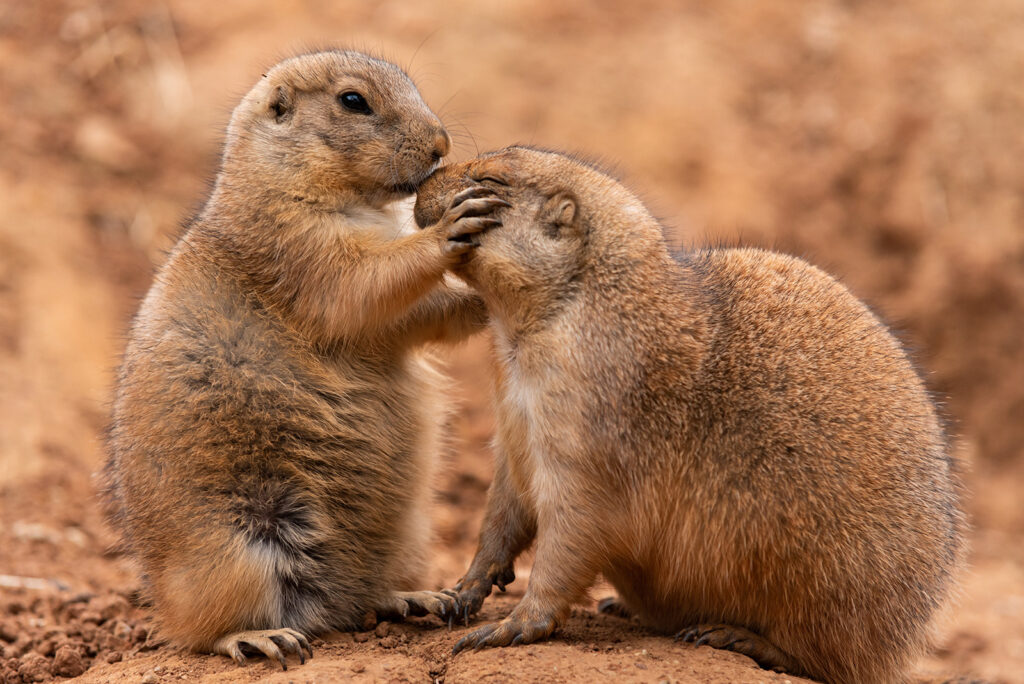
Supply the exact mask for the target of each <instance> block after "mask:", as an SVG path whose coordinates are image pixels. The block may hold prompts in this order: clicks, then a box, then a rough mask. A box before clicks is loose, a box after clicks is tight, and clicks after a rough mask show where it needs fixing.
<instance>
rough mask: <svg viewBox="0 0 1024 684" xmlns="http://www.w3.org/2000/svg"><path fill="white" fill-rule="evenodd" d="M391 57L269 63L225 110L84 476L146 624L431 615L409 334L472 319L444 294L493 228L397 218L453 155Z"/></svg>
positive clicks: (277, 627)
mask: <svg viewBox="0 0 1024 684" xmlns="http://www.w3.org/2000/svg"><path fill="white" fill-rule="evenodd" d="M449 144H450V143H449V137H448V134H447V133H446V132H445V129H444V127H443V126H442V125H441V122H440V121H439V120H438V118H437V116H435V115H434V113H433V112H431V110H430V109H429V108H428V107H427V106H426V105H425V104H424V103H423V101H422V100H421V99H420V95H419V93H418V92H417V90H416V87H415V86H414V85H413V83H412V82H411V81H410V80H409V78H408V77H407V76H406V75H405V74H404V73H403V72H402V71H401V70H400V69H399V68H397V67H395V66H394V65H392V64H389V63H387V62H384V61H381V60H379V59H374V58H371V57H368V56H366V55H363V54H360V53H357V52H343V51H331V52H322V53H317V54H307V55H302V56H299V57H295V58H293V59H288V60H286V61H284V62H282V63H280V64H279V65H277V66H275V67H274V68H273V69H271V70H270V71H269V72H268V73H267V74H266V75H265V76H264V77H263V78H262V79H261V80H260V81H259V82H258V83H257V84H256V86H255V87H254V88H253V89H252V91H250V92H249V94H248V95H246V96H245V98H244V99H243V100H242V102H241V104H239V105H238V107H237V108H236V109H235V111H234V113H233V115H232V117H231V122H230V125H229V127H228V133H227V140H226V144H225V148H224V154H223V162H222V166H221V169H220V172H219V174H218V175H217V179H216V183H215V186H214V189H213V192H212V195H211V196H210V198H209V200H208V201H207V203H206V205H205V207H204V209H203V210H202V212H201V213H200V214H199V216H198V217H197V218H196V219H195V220H194V221H193V222H192V223H191V225H189V226H188V228H187V230H186V232H185V233H184V235H183V237H182V238H181V240H180V241H179V242H178V244H177V245H176V246H175V247H174V249H173V251H172V253H171V255H170V257H169V259H168V260H167V263H166V264H164V266H163V267H162V268H161V269H160V272H159V273H158V274H157V276H156V279H155V282H154V284H153V286H152V288H151V289H150V291H149V294H148V295H147V296H146V298H145V301H144V302H143V304H142V306H141V308H140V310H139V312H138V315H137V317H136V319H135V321H134V324H133V326H132V329H131V332H130V340H129V343H128V346H127V350H126V352H125V356H124V363H123V366H122V368H121V371H120V376H119V381H118V388H117V393H116V399H115V404H114V410H113V417H112V430H111V436H110V444H109V446H110V458H109V462H108V463H107V465H106V468H105V470H104V472H103V480H104V490H105V495H106V499H107V503H108V511H109V515H110V517H111V519H112V521H113V523H114V525H115V526H116V527H117V528H119V529H120V531H121V532H122V533H123V538H124V546H125V548H126V550H127V552H128V553H129V554H130V555H131V556H132V557H133V558H134V559H135V560H136V561H137V563H138V565H139V567H140V569H141V571H142V574H143V582H144V596H145V597H146V598H147V599H148V601H149V602H151V603H152V606H153V612H154V619H155V621H156V625H157V628H158V633H159V634H161V635H162V636H163V637H165V638H167V639H169V640H170V641H172V642H173V643H175V644H178V645H181V646H186V647H189V648H192V649H194V650H197V651H206V652H209V651H213V652H216V653H221V654H225V655H229V656H231V657H233V658H235V659H236V660H237V661H238V662H239V663H244V662H245V656H244V653H243V651H245V650H248V651H256V652H262V653H264V654H266V655H267V656H268V657H273V658H276V659H278V660H279V661H280V662H281V664H282V666H284V665H285V662H286V661H285V659H284V655H283V653H288V652H292V653H296V654H298V655H299V656H300V658H301V657H302V651H303V650H306V651H308V650H309V649H308V643H307V641H306V637H307V636H309V635H310V634H314V633H317V632H320V631H323V630H327V629H350V628H353V627H355V626H357V625H359V624H361V622H362V620H363V616H364V615H365V614H366V613H368V612H370V611H374V612H377V613H381V614H401V615H404V614H408V613H413V614H421V615H422V614H426V613H433V614H436V615H438V616H441V617H447V616H448V615H450V614H451V612H452V611H453V610H454V608H455V601H454V600H453V599H452V598H451V597H449V596H446V595H445V594H442V593H438V592H428V591H411V590H412V589H414V588H417V584H418V583H419V582H421V581H422V571H423V570H424V565H425V546H426V544H427V543H428V541H429V532H430V531H429V524H428V516H427V512H426V510H425V509H426V506H427V504H428V500H429V497H430V494H431V492H430V486H431V474H432V467H433V463H434V461H435V458H436V456H437V451H438V448H439V442H440V439H441V434H440V433H441V429H440V425H441V419H442V417H443V413H444V406H445V401H444V399H445V397H444V378H443V376H442V375H441V374H440V373H439V372H437V371H436V370H434V369H433V368H432V367H431V366H430V365H429V364H428V363H427V359H426V358H424V356H423V354H422V353H421V351H420V349H421V347H422V343H424V342H428V341H440V340H448V341H452V340H458V339H460V338H463V337H465V336H467V335H469V334H470V333H472V332H473V331H475V330H477V329H481V328H482V327H483V325H484V324H485V323H486V312H485V310H484V308H483V305H482V303H481V302H480V300H479V298H478V297H477V296H475V295H473V294H472V293H470V292H469V290H468V289H466V288H462V289H461V290H456V289H452V288H449V287H447V286H445V285H444V284H443V283H442V278H443V276H444V274H445V271H446V269H447V268H449V267H451V266H454V265H456V264H457V262H458V260H459V259H460V258H461V254H462V253H463V252H465V251H466V250H467V249H469V248H470V246H469V245H468V244H467V243H466V242H465V241H463V240H461V238H462V236H464V235H466V234H471V233H473V232H476V231H479V230H481V229H482V228H485V227H487V226H489V225H493V223H494V221H493V220H492V219H488V218H486V217H485V216H483V214H486V213H487V212H488V211H490V210H491V209H492V208H494V207H495V206H497V205H500V204H501V202H500V200H493V199H486V198H483V199H481V198H476V199H471V200H469V201H467V202H465V203H464V204H462V205H461V206H459V207H458V208H457V209H455V210H454V211H452V212H449V213H448V214H446V217H445V218H444V219H443V220H442V221H440V222H439V223H438V224H437V225H436V226H434V227H432V228H431V230H428V231H416V230H415V228H414V226H413V225H412V224H411V220H410V221H409V222H408V223H406V224H403V223H401V222H400V221H399V220H398V219H397V218H396V216H397V213H396V208H395V205H394V204H393V203H394V202H395V201H396V200H400V199H401V198H403V197H406V196H408V195H410V194H411V193H412V192H413V191H414V189H415V187H416V185H417V184H418V183H419V182H420V181H422V180H423V179H424V178H425V177H427V175H428V174H429V173H430V172H431V171H432V170H433V169H434V168H435V167H436V165H437V162H438V160H439V159H441V157H443V156H444V155H445V154H446V153H447V152H448V149H449Z"/></svg>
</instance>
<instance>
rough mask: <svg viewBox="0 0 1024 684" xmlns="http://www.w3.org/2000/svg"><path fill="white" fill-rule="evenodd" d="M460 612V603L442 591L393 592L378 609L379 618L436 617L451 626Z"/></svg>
mask: <svg viewBox="0 0 1024 684" xmlns="http://www.w3.org/2000/svg"><path fill="white" fill-rule="evenodd" d="M458 611H459V602H458V600H457V599H456V598H455V597H454V596H451V595H450V594H446V593H443V592H440V591H396V592H392V593H391V594H390V595H388V597H387V598H386V599H385V600H384V603H383V604H381V606H380V607H379V608H378V609H377V615H378V617H390V618H394V617H401V618H407V617H409V616H410V615H412V616H413V617H423V616H424V615H436V616H437V617H438V618H440V619H441V620H442V621H444V620H447V621H448V622H449V625H450V624H451V621H452V620H453V619H454V617H455V615H456V614H457V613H458Z"/></svg>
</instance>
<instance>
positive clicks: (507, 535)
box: [449, 454, 537, 625]
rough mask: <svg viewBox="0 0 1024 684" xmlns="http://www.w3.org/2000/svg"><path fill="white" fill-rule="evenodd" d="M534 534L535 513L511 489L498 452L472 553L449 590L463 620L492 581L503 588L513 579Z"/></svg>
mask: <svg viewBox="0 0 1024 684" xmlns="http://www.w3.org/2000/svg"><path fill="white" fill-rule="evenodd" d="M536 534H537V518H536V515H535V513H534V511H533V510H531V509H530V508H529V507H528V506H527V504H526V503H525V502H524V501H523V500H522V499H521V498H520V496H519V494H518V493H517V492H516V491H515V488H514V486H513V485H512V482H511V478H510V476H509V472H508V463H507V461H506V459H505V458H504V456H503V455H501V454H498V456H497V463H496V467H495V472H494V480H493V482H492V483H491V488H490V491H489V492H488V493H487V511H486V513H485V514H484V522H483V525H482V526H481V528H480V541H479V543H478V544H477V551H476V555H475V556H474V557H473V562H472V563H471V564H470V566H469V570H467V571H466V574H465V576H464V577H463V578H462V579H460V580H459V582H458V584H456V585H455V588H454V589H453V590H451V591H450V592H449V593H451V594H453V595H454V596H456V597H457V598H458V601H459V608H460V610H461V612H462V619H463V621H464V622H465V624H467V625H468V624H469V617H470V616H471V615H474V614H475V613H476V612H477V611H479V610H480V606H481V605H483V602H484V599H486V598H487V597H488V596H490V595H491V588H492V587H493V586H494V585H497V586H498V588H499V589H500V590H501V591H505V586H506V585H508V584H511V583H512V582H513V581H514V580H515V578H516V573H515V569H514V563H515V560H516V557H517V556H519V554H520V553H522V552H523V550H524V549H526V547H528V546H529V545H530V544H531V543H532V542H533V539H534V537H535V536H536Z"/></svg>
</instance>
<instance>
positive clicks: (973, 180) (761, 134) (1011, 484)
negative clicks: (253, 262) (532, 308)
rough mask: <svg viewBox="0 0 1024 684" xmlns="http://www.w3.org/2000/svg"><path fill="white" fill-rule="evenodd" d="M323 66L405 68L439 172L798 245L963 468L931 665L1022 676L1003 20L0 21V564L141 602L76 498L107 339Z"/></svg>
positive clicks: (483, 452) (660, 15) (674, 229)
mask: <svg viewBox="0 0 1024 684" xmlns="http://www.w3.org/2000/svg"><path fill="white" fill-rule="evenodd" d="M323 45H343V46H352V47H356V48H363V49H368V50H371V51H375V52H378V53H380V54H382V55H383V56H385V57H389V58H391V59H393V60H394V61H397V62H399V63H400V64H402V65H403V66H405V67H406V68H407V70H408V71H409V72H410V74H411V75H412V76H413V78H414V79H415V80H416V81H417V83H418V84H419V85H420V88H421V90H422V92H423V94H424V97H425V99H426V100H427V102H428V103H429V104H431V105H432V106H433V107H434V108H435V110H437V111H438V112H439V113H440V114H441V116H442V117H443V119H444V120H445V122H446V123H447V124H448V126H449V128H450V130H451V132H452V133H453V136H454V137H455V139H456V143H457V144H456V151H455V154H454V157H455V158H466V157H468V156H472V155H473V154H475V153H476V152H477V151H478V150H479V151H483V150H487V149H492V148H495V147H500V146H503V145H505V144H508V143H512V142H526V143H533V144H539V145H544V146H549V147H555V148H563V149H569V150H573V151H578V152H582V153H584V154H586V155H588V156H591V157H594V158H597V159H599V160H601V161H603V162H604V163H605V164H607V165H610V166H612V167H613V168H614V169H616V171H617V173H618V174H619V175H620V176H621V177H622V178H623V180H624V182H626V184H627V185H629V186H630V187H631V188H633V189H634V190H636V191H637V192H638V193H639V194H640V195H641V196H642V197H644V198H645V199H646V200H647V201H648V202H649V204H650V205H651V206H652V208H653V209H654V210H655V213H656V214H657V215H659V216H660V217H662V218H663V219H664V221H665V223H666V225H668V226H669V227H670V228H671V233H672V235H673V236H674V239H675V240H676V241H677V242H678V243H680V244H682V245H684V246H700V245H705V244H709V243H711V244H722V243H725V244H737V243H739V244H752V245H761V246H769V247H774V248H778V249H781V250H785V251H789V252H792V253H795V254H799V255H801V256H803V257H805V258H807V259H809V260H810V261H812V262H813V263H816V264H818V265H820V266H823V267H824V268H826V269H827V270H830V271H831V272H833V273H835V274H836V275H838V276H839V277H840V278H841V279H842V280H844V281H845V282H846V283H847V284H848V285H849V286H850V287H851V288H852V289H853V291H854V292H855V293H856V294H858V295H859V296H861V297H862V298H864V299H865V300H867V301H868V302H869V303H870V304H871V305H872V306H873V307H874V308H875V310H876V311H878V312H879V313H880V314H881V316H882V317H883V318H884V319H886V320H887V321H889V322H890V323H891V324H892V325H893V326H894V327H895V328H896V330H898V331H899V334H900V335H901V337H902V339H904V340H905V341H906V343H907V344H908V345H909V346H910V347H911V348H912V349H913V352H914V355H915V358H916V360H917V361H918V363H919V365H920V367H921V368H922V370H923V372H924V373H925V375H926V378H927V381H928V384H929V385H930V387H931V388H932V389H933V390H934V391H935V392H936V395H937V396H938V397H939V398H940V399H941V400H942V402H943V403H944V405H945V409H946V412H947V415H948V417H949V420H950V423H949V424H950V431H951V434H952V435H953V436H954V439H955V443H956V448H957V452H958V454H959V455H960V456H961V458H962V459H963V461H964V463H965V466H966V469H967V476H966V481H967V484H968V489H969V503H968V506H969V509H970V511H971V513H972V516H973V520H974V525H975V529H974V532H973V535H972V537H973V542H972V544H973V552H972V558H971V563H972V568H971V570H970V571H969V572H968V573H967V574H966V575H965V583H964V593H963V596H962V597H961V601H960V604H959V607H958V608H956V609H954V610H953V611H951V613H950V615H949V616H948V618H947V619H946V621H945V622H944V623H943V624H944V628H943V632H942V637H941V638H940V645H941V648H940V650H939V652H938V655H936V656H934V657H931V658H929V659H928V660H926V661H925V662H924V663H923V664H922V668H923V670H924V671H926V672H945V673H976V674H979V675H984V676H988V677H993V678H997V679H1002V680H1005V681H1024V674H1022V672H1024V543H1022V542H1024V504H1022V503H1021V487H1022V485H1024V467H1022V465H1021V451H1022V447H1021V443H1022V438H1024V345H1022V344H1021V339H1020V338H1021V334H1022V333H1024V88H1022V86H1021V84H1024V4H1022V3H1020V2H1018V1H1017V0H979V1H978V2H974V3H970V4H969V5H966V4H964V3H961V2H954V1H953V0H906V1H905V2H902V3H891V2H881V1H879V2H853V1H850V2H831V1H825V0H822V1H819V2H802V1H801V2H793V1H787V0H773V1H770V2H769V1H762V2H749V1H745V0H729V1H724V2H715V3H705V2H697V1H691V2H677V1H672V0H642V1H640V2H634V3H618V2H612V1H604V2H590V3H587V2H559V3H555V2H550V1H545V0H536V1H533V2H525V1H524V2H495V3H485V2H469V1H466V2H449V3H444V4H432V3H426V2H423V3H414V2H407V1H397V2H391V1H385V2H356V1H353V0H346V1H342V2H329V1H327V0H323V1H315V0H307V1H305V2H302V1H298V0H294V1H291V2H276V3H267V4H266V5H265V6H259V5H256V4H254V3H249V2H243V1H241V0H238V1H222V2H211V1H210V0H180V1H175V2H168V3H164V2H149V1H143V0H121V1H117V2H89V1H86V0H66V1H60V0H54V1H52V2H46V3H43V2H19V1H15V0H8V1H7V2H2V3H0V159H2V164H0V494H2V499H0V575H13V576H21V577H42V578H55V579H59V580H60V581H62V582H64V583H66V584H68V585H70V586H71V587H72V588H73V590H84V589H89V590H94V591H101V590H107V589H110V588H120V587H126V586H131V585H132V583H133V582H134V578H133V576H132V574H131V572H130V570H129V569H128V568H127V567H126V566H125V565H124V564H123V562H122V561H121V560H120V559H118V558H116V557H113V556H111V555H110V554H105V553H104V551H103V549H104V547H105V546H106V545H107V544H108V543H109V542H110V541H111V537H110V535H109V533H108V532H106V531H105V530H104V527H103V525H102V523H101V521H100V519H99V516H98V513H97V511H96V506H95V504H94V501H93V499H92V493H91V485H90V479H89V478H90V473H91V472H92V471H93V470H95V468H96V467H97V465H98V464H99V463H100V461H101V459H102V447H101V432H102V428H103V426H104V424H105V421H106V418H107V407H106V402H107V401H108V400H109V397H110V388H111V384H112V378H113V375H112V369H113V367H114V366H115V364H116V362H117V356H118V354H119V352H120V348H121V344H122V343H121V335H122V334H123V332H124V330H125V326H126V324H127V321H128V319H129V317H130V315H131V313H132V311H133V308H134V306H135V302H136V298H137V297H138V296H139V295H141V294H142V293H143V292H144V291H145V288H146V287H147V285H148V281H149V276H150V274H151V269H152V267H153V265H154V264H156V263H159V261H160V259H161V250H162V249H164V248H166V247H167V246H168V244H169V239H170V237H171V236H172V235H173V234H174V232H175V230H176V227H177V225H178V224H179V223H180V221H182V220H183V219H185V218H187V216H188V214H189V213H190V211H192V210H193V209H194V208H195V207H196V206H197V204H198V203H199V202H201V200H202V198H203V195H204V192H205V190H206V187H207V182H208V180H209V178H210V177H211V175H212V174H213V173H214V172H215V169H216V160H217V154H218V145H219V141H220V137H221V133H222V131H223V127H224V125H225V124H226V120H227V117H228V114H229V112H230V109H231V107H232V106H233V105H234V103H235V102H236V100H237V99H238V97H240V96H241V95H242V94H243V93H244V92H245V91H246V90H247V89H248V88H249V87H250V86H251V84H252V83H253V82H255V80H256V79H257V78H259V76H260V74H261V71H262V70H263V69H264V68H265V67H267V66H269V65H270V64H272V63H274V62H275V61H277V60H278V59H279V58H281V57H283V56H287V55H288V54H290V53H292V52H294V51H296V50H302V49H306V48H310V47H318V46H323ZM482 350H483V345H482V344H481V343H479V342H477V343H472V344H470V345H469V346H466V347H462V348H460V349H458V350H456V351H455V352H453V354H452V355H451V357H452V359H453V362H454V363H453V368H454V372H455V375H456V376H457V377H458V378H459V380H460V384H461V388H462V389H461V391H460V393H461V395H462V398H463V409H462V410H461V411H460V412H459V414H458V418H457V419H456V421H455V424H454V426H453V428H454V431H455V433H456V436H457V437H458V439H457V441H456V446H455V447H454V448H453V450H452V453H451V454H450V455H449V456H448V459H449V461H450V468H449V469H448V470H447V473H446V475H445V478H444V481H443V482H442V496H441V502H440V505H439V506H438V531H439V541H438V544H437V553H436V560H437V563H436V569H435V572H434V576H433V577H432V581H433V582H435V583H448V582H451V581H452V580H454V579H455V578H457V577H458V574H459V572H460V570H461V569H462V567H463V566H464V564H465V563H466V562H467V561H468V557H469V554H470V553H471V551H472V542H473V540H472V537H473V534H475V526H476V524H477V520H478V516H479V512H480V507H481V506H482V502H483V496H484V494H483V492H484V488H485V487H486V484H487V480H488V478H489V468H490V465H489V460H488V453H487V448H486V440H487V438H488V431H489V429H490V413H489V409H488V407H487V398H486V394H485V392H484V390H483V389H482V387H483V386H484V384H485V383H484V382H483V381H482V374H483V372H484V370H483V365H482V364H481V363H480V357H481V354H482ZM519 584H522V583H521V582H520V583H519ZM2 592H7V593H6V594H4V593H2ZM12 592H13V594H18V592H16V591H13V590H3V589H0V596H2V595H13V594H12ZM0 617H2V615H0ZM616 644H617V647H618V646H621V643H619V642H616ZM531 648H539V647H531ZM681 648H682V647H680V649H681ZM627 650H628V649H627ZM681 652H682V651H681ZM157 654H158V656H159V657H163V658H171V657H172V655H171V654H167V653H162V652H161V651H158V652H157ZM570 655H571V654H570ZM489 657H490V656H489ZM493 657H495V658H496V657H497V656H493ZM503 657H504V656H503ZM596 657H597V656H596V655H594V656H591V655H589V654H586V653H584V652H582V651H581V652H580V653H579V662H577V663H576V665H574V667H577V668H578V667H582V665H580V663H584V664H585V663H586V662H587V659H588V658H596ZM601 657H607V656H605V655H602V656H601ZM520 660H521V659H520ZM520 660H516V661H515V662H516V663H520ZM480 662H481V663H484V662H485V661H483V660H481V661H480ZM487 662H489V661H487ZM495 662H498V661H495ZM602 662H603V661H602ZM708 662H710V663H711V665H710V666H711V667H714V666H715V663H717V662H718V661H715V660H710V661H708ZM722 662H723V663H724V662H725V661H724V660H723V661H722ZM520 665H521V663H520ZM397 667H398V670H401V666H397ZM515 667H519V665H509V664H508V663H505V664H503V665H502V666H501V668H500V669H498V670H496V672H497V673H499V674H500V673H502V672H504V673H506V674H508V673H510V672H513V671H514V669H515ZM723 667H724V665H723ZM509 668H512V669H509ZM572 671H573V672H577V673H583V672H585V671H586V670H585V669H584V670H580V669H576V670H572ZM612 671H615V672H618V671H617V670H615V669H614V668H613V670H612ZM230 672H231V671H228V670H225V672H224V673H223V674H224V676H227V675H229V674H230ZM261 672H263V671H261ZM266 672H269V670H266ZM266 672H264V674H265V673H266ZM482 672H483V671H476V672H475V674H473V673H472V672H466V673H463V674H464V675H465V677H466V678H469V679H472V678H474V677H479V676H482ZM522 672H523V674H521V675H517V676H520V677H527V678H529V677H530V676H532V675H531V673H533V672H534V670H531V669H529V668H527V669H525V670H523V671H522ZM185 673H186V674H187V672H185ZM548 674H550V673H548ZM634 674H637V675H643V671H636V672H635V673H634ZM712 674H713V672H712ZM712 674H708V673H707V672H705V673H704V675H702V677H703V679H704V680H710V679H712V678H713V676H712ZM755 674H756V673H755ZM448 675H449V679H450V680H452V681H454V680H456V679H458V676H457V675H458V672H456V671H455V670H451V669H449V671H448ZM647 675H649V676H650V677H654V676H655V674H654V670H651V671H650V672H647ZM562 676H565V677H568V678H570V679H571V678H573V676H569V675H565V674H564V668H563V675H562ZM574 676H575V675H574ZM617 676H620V677H621V676H624V675H622V673H621V672H618V675H617ZM671 676H672V677H674V678H677V679H679V678H681V677H682V675H680V674H678V673H676V674H673V675H671ZM751 676H754V675H751ZM580 677H581V678H582V677H584V675H583V674H580ZM640 679H641V680H642V679H643V676H640ZM683 681H688V680H685V678H683Z"/></svg>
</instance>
